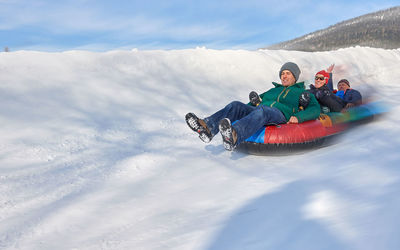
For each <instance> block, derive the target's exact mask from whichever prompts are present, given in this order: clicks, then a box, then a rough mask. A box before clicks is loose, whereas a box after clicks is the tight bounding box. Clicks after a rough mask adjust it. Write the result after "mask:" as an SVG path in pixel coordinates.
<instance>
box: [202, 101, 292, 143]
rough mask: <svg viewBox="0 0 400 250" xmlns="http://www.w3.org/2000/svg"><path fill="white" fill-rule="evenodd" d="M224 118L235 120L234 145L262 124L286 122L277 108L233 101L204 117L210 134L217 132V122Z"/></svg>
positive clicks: (250, 134)
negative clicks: (235, 140)
mask: <svg viewBox="0 0 400 250" xmlns="http://www.w3.org/2000/svg"><path fill="white" fill-rule="evenodd" d="M224 118H228V119H229V120H230V121H231V122H234V121H236V122H235V124H233V125H232V127H233V129H234V130H235V131H236V134H237V142H236V145H239V144H240V143H241V142H243V141H244V140H246V139H247V138H249V137H250V136H252V135H253V134H254V133H255V132H257V131H258V130H259V129H260V128H262V127H263V126H264V125H267V124H282V123H286V118H285V116H284V115H283V113H282V112H281V111H280V110H279V109H277V108H271V107H267V106H262V105H259V106H258V107H254V106H250V105H247V104H244V103H241V102H238V101H234V102H231V103H229V104H228V105H226V107H225V108H223V109H221V110H220V111H218V112H216V113H215V114H213V115H211V116H209V117H207V118H204V121H205V122H206V124H207V127H208V128H209V129H210V131H211V134H212V136H214V135H216V134H217V133H218V132H219V128H218V125H219V122H220V121H221V120H222V119H224Z"/></svg>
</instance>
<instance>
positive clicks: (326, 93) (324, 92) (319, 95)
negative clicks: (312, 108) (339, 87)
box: [315, 89, 331, 100]
mask: <svg viewBox="0 0 400 250" xmlns="http://www.w3.org/2000/svg"><path fill="white" fill-rule="evenodd" d="M330 95H331V93H330V91H329V90H327V89H324V90H318V91H317V93H315V97H316V98H317V99H318V100H321V99H322V98H324V97H325V96H330Z"/></svg>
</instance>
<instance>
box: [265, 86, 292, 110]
mask: <svg viewBox="0 0 400 250" xmlns="http://www.w3.org/2000/svg"><path fill="white" fill-rule="evenodd" d="M285 90H286V87H284V88H283V90H282V92H281V93H280V94H279V95H278V99H277V100H276V101H274V102H273V103H271V105H269V106H270V107H273V106H274V104H275V103H277V102H279V98H281V95H282V93H283V92H285ZM288 92H289V91H288ZM288 92H287V93H288ZM287 93H286V94H285V96H284V97H286V95H287Z"/></svg>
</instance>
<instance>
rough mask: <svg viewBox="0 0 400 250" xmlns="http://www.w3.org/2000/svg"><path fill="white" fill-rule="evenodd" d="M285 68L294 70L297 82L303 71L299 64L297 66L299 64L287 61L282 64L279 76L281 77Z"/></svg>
mask: <svg viewBox="0 0 400 250" xmlns="http://www.w3.org/2000/svg"><path fill="white" fill-rule="evenodd" d="M284 70H289V71H290V72H292V74H293V76H294V79H296V82H297V80H298V79H299V76H300V73H301V71H300V69H299V66H297V64H295V63H293V62H287V63H285V64H284V65H282V68H281V70H279V78H281V74H282V71H284Z"/></svg>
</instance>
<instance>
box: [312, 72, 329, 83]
mask: <svg viewBox="0 0 400 250" xmlns="http://www.w3.org/2000/svg"><path fill="white" fill-rule="evenodd" d="M315 75H323V76H324V77H325V84H327V83H328V80H329V73H328V72H326V71H325V70H321V71H319V72H318V73H317V74H315Z"/></svg>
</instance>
